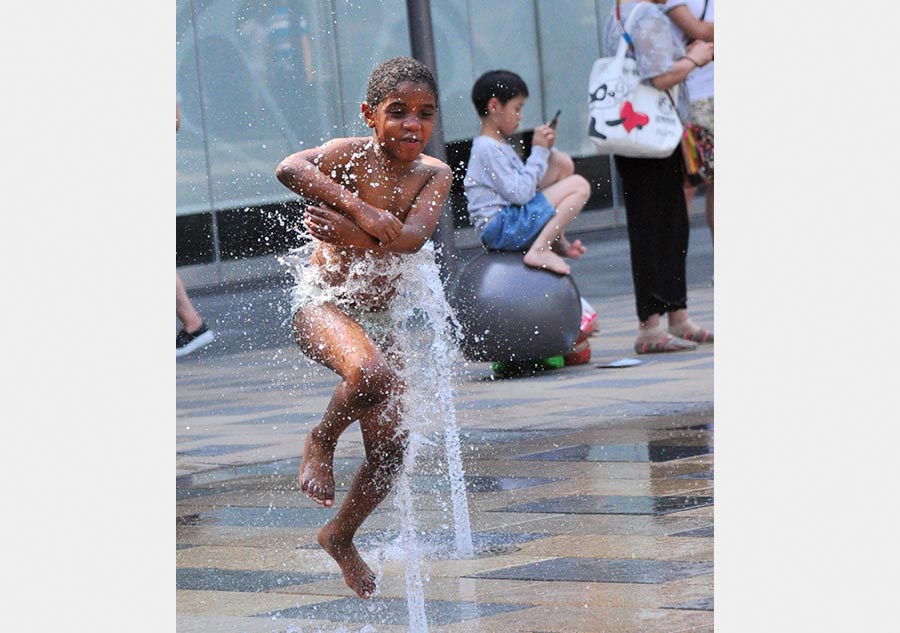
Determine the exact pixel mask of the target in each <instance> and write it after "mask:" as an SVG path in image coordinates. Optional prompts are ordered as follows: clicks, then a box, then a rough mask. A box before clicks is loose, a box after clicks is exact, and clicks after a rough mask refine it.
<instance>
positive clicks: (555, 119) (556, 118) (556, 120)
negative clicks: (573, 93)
mask: <svg viewBox="0 0 900 633" xmlns="http://www.w3.org/2000/svg"><path fill="white" fill-rule="evenodd" d="M560 114H562V110H557V111H556V114H554V115H553V118H552V119H550V123H548V124H547V125H549V126H550V127H552V128H553V129H554V130H555V129H556V125H557V124H558V123H559V115H560Z"/></svg>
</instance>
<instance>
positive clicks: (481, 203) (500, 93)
mask: <svg viewBox="0 0 900 633" xmlns="http://www.w3.org/2000/svg"><path fill="white" fill-rule="evenodd" d="M527 97H528V87H527V86H526V85H525V82H524V81H523V80H522V78H521V77H519V76H518V75H517V74H515V73H513V72H510V71H507V70H492V71H488V72H486V73H484V74H483V75H482V76H481V77H479V78H478V79H477V80H476V81H475V85H474V86H473V87H472V103H473V104H474V105H475V110H476V111H477V112H478V116H479V117H481V135H480V136H476V137H475V139H474V141H473V142H472V153H471V155H470V157H469V164H468V167H467V169H466V176H465V180H464V181H463V186H464V188H465V192H466V198H467V200H468V211H469V219H470V220H471V221H472V224H473V225H474V226H475V229H476V230H478V231H479V233H480V234H481V242H482V244H483V245H484V246H485V247H486V248H487V249H489V250H497V251H525V264H527V265H528V266H532V267H534V268H544V269H547V270H552V271H553V272H556V273H559V274H560V275H567V274H569V272H570V269H569V265H568V264H567V263H566V262H565V261H564V260H563V258H562V257H561V255H564V256H566V257H570V258H572V259H577V258H579V257H581V255H582V254H583V253H584V251H585V248H584V246H582V244H581V240H575V242H573V243H569V241H568V240H566V238H565V235H564V234H563V230H564V229H565V227H566V226H567V225H568V224H569V222H571V221H572V220H573V219H574V218H575V216H576V215H578V212H579V211H581V209H582V207H584V205H585V203H586V202H587V200H588V198H589V197H590V195H591V186H590V184H589V183H588V181H587V180H585V179H584V178H583V177H582V176H579V175H576V174H574V173H573V172H574V170H575V166H574V164H573V163H572V159H571V158H570V157H569V155H568V154H565V153H564V152H560V151H557V150H553V149H552V148H553V143H554V141H555V140H556V130H555V128H554V127H551V126H550V125H549V124H545V125H539V126H537V127H536V128H535V129H534V136H533V139H532V143H531V155H530V156H529V157H528V160H527V161H526V162H524V163H523V162H522V159H521V158H519V156H518V154H516V151H515V150H514V149H513V147H512V145H511V144H510V142H509V140H508V137H509V136H511V135H512V134H514V133H515V131H516V129H517V128H518V127H519V121H520V120H521V118H522V106H523V105H524V103H525V99H526V98H527Z"/></svg>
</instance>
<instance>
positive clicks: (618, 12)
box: [616, 0, 649, 51]
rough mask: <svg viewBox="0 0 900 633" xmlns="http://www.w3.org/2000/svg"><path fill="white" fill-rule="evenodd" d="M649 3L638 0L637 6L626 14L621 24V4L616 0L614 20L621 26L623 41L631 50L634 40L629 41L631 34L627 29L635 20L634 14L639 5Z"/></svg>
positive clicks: (629, 28)
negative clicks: (626, 16) (626, 17)
mask: <svg viewBox="0 0 900 633" xmlns="http://www.w3.org/2000/svg"><path fill="white" fill-rule="evenodd" d="M644 4H649V3H648V2H638V3H637V6H636V7H634V8H633V9H632V10H631V13H629V14H628V19H627V20H625V24H622V11H621V9H622V6H621V5H620V4H619V0H616V20H617V21H618V22H619V26H620V27H621V28H622V37H623V38H625V41H626V42H627V43H628V47H629V48H630V49H631V50H632V51H633V50H634V42H632V41H631V36H630V35H629V34H628V31H630V30H631V24H632V22H633V21H634V20H635V16H636V15H637V13H638V11H639V9H640V8H641V5H644Z"/></svg>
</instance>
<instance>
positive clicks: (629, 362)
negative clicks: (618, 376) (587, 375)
mask: <svg viewBox="0 0 900 633" xmlns="http://www.w3.org/2000/svg"><path fill="white" fill-rule="evenodd" d="M643 364H644V361H642V360H638V359H637V358H620V359H619V360H614V361H613V362H611V363H606V364H605V365H597V367H599V368H600V369H605V368H607V367H609V368H616V367H634V366H635V365H643Z"/></svg>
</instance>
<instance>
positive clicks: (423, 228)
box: [304, 156, 453, 253]
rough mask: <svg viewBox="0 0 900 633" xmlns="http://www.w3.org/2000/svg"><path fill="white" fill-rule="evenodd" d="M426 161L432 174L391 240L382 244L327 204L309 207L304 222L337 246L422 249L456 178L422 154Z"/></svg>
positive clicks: (316, 235) (317, 235)
mask: <svg viewBox="0 0 900 633" xmlns="http://www.w3.org/2000/svg"><path fill="white" fill-rule="evenodd" d="M422 163H423V166H422V168H423V169H427V170H429V171H430V172H431V174H430V176H429V178H428V179H427V180H426V182H425V184H424V185H423V186H422V188H421V189H420V190H419V192H418V193H417V194H416V196H415V198H414V199H413V201H412V205H411V206H410V209H409V213H408V214H407V215H406V219H405V221H404V222H403V224H402V229H401V231H400V234H399V236H398V237H397V238H396V239H394V240H392V241H391V242H390V243H388V244H379V242H378V241H377V240H376V239H375V238H374V237H372V236H371V235H368V234H367V233H365V232H364V231H362V230H360V227H358V226H357V225H356V224H354V223H353V221H352V220H350V219H349V218H347V217H345V216H344V215H342V214H340V213H338V212H336V211H335V210H334V209H331V208H328V207H327V206H309V207H308V208H307V212H306V216H305V218H304V222H305V224H306V226H307V228H308V229H309V233H310V235H311V236H312V237H314V238H316V239H318V240H321V241H323V242H327V243H329V244H334V245H335V246H348V247H352V248H364V249H367V250H374V251H380V252H389V253H414V252H416V251H418V250H419V249H420V248H422V246H423V245H424V244H425V242H426V241H428V239H429V238H430V237H431V235H432V233H434V229H435V226H437V222H438V220H439V219H440V216H441V209H442V208H443V204H444V199H445V198H446V197H447V194H448V193H449V192H450V184H451V182H452V179H453V174H452V172H451V171H450V168H449V167H448V166H447V165H445V164H444V163H442V162H441V161H439V160H437V159H434V158H431V157H427V156H422Z"/></svg>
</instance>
